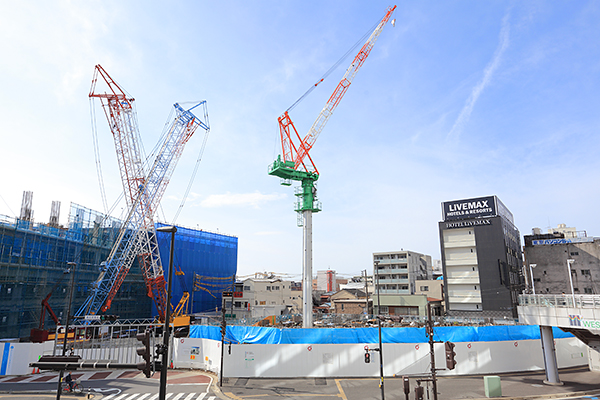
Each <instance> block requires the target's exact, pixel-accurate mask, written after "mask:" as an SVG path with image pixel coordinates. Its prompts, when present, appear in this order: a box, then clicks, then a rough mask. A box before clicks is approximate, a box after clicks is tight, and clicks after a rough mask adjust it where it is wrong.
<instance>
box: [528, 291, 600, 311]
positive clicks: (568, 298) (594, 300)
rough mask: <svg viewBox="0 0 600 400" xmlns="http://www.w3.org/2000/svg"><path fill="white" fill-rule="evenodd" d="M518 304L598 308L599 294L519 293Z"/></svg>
mask: <svg viewBox="0 0 600 400" xmlns="http://www.w3.org/2000/svg"><path fill="white" fill-rule="evenodd" d="M519 305H520V306H538V307H562V308H567V307H569V308H600V295H593V294H576V295H571V294H567V295H560V294H521V295H519Z"/></svg>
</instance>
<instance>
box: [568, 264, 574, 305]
mask: <svg viewBox="0 0 600 400" xmlns="http://www.w3.org/2000/svg"><path fill="white" fill-rule="evenodd" d="M574 262H575V260H573V259H572V258H569V259H568V260H567V269H568V270H569V282H570V283H571V296H573V307H575V290H574V289H573V275H572V274H571V264H572V263H574Z"/></svg>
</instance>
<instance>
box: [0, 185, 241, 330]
mask: <svg viewBox="0 0 600 400" xmlns="http://www.w3.org/2000/svg"><path fill="white" fill-rule="evenodd" d="M31 197H32V194H31V192H25V194H24V199H23V206H22V210H21V214H20V216H19V217H18V218H14V217H8V216H0V338H17V337H18V338H24V337H28V336H29V335H30V330H31V329H32V328H44V329H50V330H52V329H53V328H54V327H55V326H56V323H55V321H56V320H59V321H60V322H61V323H63V324H64V323H65V322H66V315H67V309H68V300H69V293H70V288H71V285H72V287H73V300H72V305H71V313H72V314H73V313H74V312H75V310H77V309H78V308H79V307H80V306H81V305H82V304H83V302H84V301H85V299H86V298H87V297H88V295H89V291H90V285H91V284H92V283H93V282H94V281H95V280H96V279H97V277H98V273H99V271H100V269H101V268H102V267H103V266H102V263H103V262H104V261H105V260H106V259H107V257H108V255H109V253H110V251H111V248H112V247H113V244H114V242H115V239H116V238H117V235H118V233H119V230H120V228H121V226H122V223H121V221H119V220H118V219H115V218H112V217H109V216H106V215H104V214H102V213H99V212H96V211H93V210H90V209H88V208H86V207H83V206H80V205H77V204H73V203H72V204H71V206H70V211H69V218H68V224H67V226H60V225H59V224H58V217H59V215H58V213H59V210H60V203H58V202H53V206H52V210H53V211H52V214H51V217H50V222H49V223H48V224H44V223H34V221H33V217H32V216H33V211H32V210H31ZM175 238H176V246H175V249H176V250H175V261H174V264H175V266H176V268H177V269H178V270H179V271H182V272H183V273H184V275H181V274H179V278H180V279H177V277H176V278H175V279H174V284H173V293H174V295H173V303H174V305H176V304H177V302H178V301H179V299H180V298H181V296H182V292H183V291H184V290H185V287H186V286H187V287H189V288H190V289H192V290H193V288H194V279H196V280H198V279H199V278H198V277H200V276H202V277H204V280H203V282H204V285H200V286H198V285H196V290H201V293H202V294H200V293H198V292H195V293H194V292H193V291H192V292H191V293H192V296H191V297H192V298H193V303H194V304H193V305H192V307H191V309H193V311H194V312H200V311H204V310H209V309H212V310H214V306H215V304H218V303H220V299H221V292H222V291H223V290H224V289H225V286H226V285H225V284H224V282H225V281H229V279H231V277H232V276H235V272H236V269H237V238H236V237H232V236H226V235H220V234H215V233H210V232H204V231H197V230H193V229H188V228H179V230H178V233H177V234H176V236H175ZM169 239H170V238H168V237H162V236H161V237H159V245H160V254H161V258H162V259H163V260H165V261H164V264H165V265H168V260H169ZM71 274H73V275H71ZM225 277H229V278H225ZM190 311H192V310H190ZM105 314H111V315H118V316H119V317H120V318H125V319H138V318H151V317H153V316H154V315H155V314H156V312H155V310H153V302H152V300H151V298H150V297H148V296H147V290H146V285H145V284H144V279H143V276H142V273H141V270H140V268H139V266H138V265H137V261H136V262H135V263H134V265H133V266H132V268H131V270H130V271H129V273H128V274H127V277H126V278H125V280H124V282H123V284H122V285H121V287H120V289H119V291H118V293H117V295H116V297H115V298H114V300H113V302H112V306H111V308H110V309H109V310H107V311H106V312H105Z"/></svg>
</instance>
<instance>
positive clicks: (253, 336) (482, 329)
mask: <svg viewBox="0 0 600 400" xmlns="http://www.w3.org/2000/svg"><path fill="white" fill-rule="evenodd" d="M552 332H553V334H554V338H556V339H562V338H568V337H573V335H571V334H570V333H566V332H563V331H562V330H560V329H558V328H552ZM190 337H191V338H203V339H213V340H221V328H220V327H218V326H205V325H192V326H190ZM226 338H227V341H231V342H233V343H251V344H352V343H378V342H379V333H378V331H377V328H313V329H310V328H309V329H288V328H285V329H280V328H265V327H258V326H235V325H232V326H228V327H227V336H226ZM539 338H540V328H539V326H537V325H508V326H440V327H436V328H435V329H434V339H435V340H440V341H443V342H445V341H450V342H498V341H508V340H515V341H517V340H531V339H539ZM381 340H382V342H383V343H426V342H427V341H428V340H429V339H428V338H427V336H426V334H425V328H382V329H381Z"/></svg>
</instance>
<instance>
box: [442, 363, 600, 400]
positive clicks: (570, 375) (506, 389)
mask: <svg viewBox="0 0 600 400" xmlns="http://www.w3.org/2000/svg"><path fill="white" fill-rule="evenodd" d="M498 376H500V381H501V386H502V398H503V399H507V398H509V399H533V398H545V399H552V398H554V399H556V398H563V397H569V396H584V395H585V396H587V395H600V374H599V373H597V372H591V371H590V370H589V369H588V367H587V366H586V367H576V368H570V369H562V370H560V371H559V379H560V380H561V382H562V383H563V385H561V386H555V385H546V384H544V382H543V381H544V379H545V378H546V375H545V374H544V372H543V371H542V372H521V373H509V374H499V375H498ZM438 392H439V393H441V394H443V396H440V398H444V399H476V398H480V399H481V398H485V391H484V387H483V375H482V376H462V377H455V378H449V377H448V378H440V379H439V381H438Z"/></svg>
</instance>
